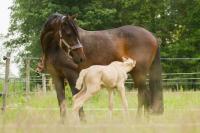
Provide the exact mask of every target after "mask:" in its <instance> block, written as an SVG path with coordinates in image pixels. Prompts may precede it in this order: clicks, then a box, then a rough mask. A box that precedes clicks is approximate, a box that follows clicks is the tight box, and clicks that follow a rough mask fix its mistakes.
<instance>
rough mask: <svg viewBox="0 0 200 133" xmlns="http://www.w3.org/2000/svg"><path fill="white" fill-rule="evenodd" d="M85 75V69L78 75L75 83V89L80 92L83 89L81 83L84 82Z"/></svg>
mask: <svg viewBox="0 0 200 133" xmlns="http://www.w3.org/2000/svg"><path fill="white" fill-rule="evenodd" d="M86 73H87V70H86V69H85V70H82V71H81V72H80V74H79V77H78V79H77V81H76V88H77V89H78V90H81V89H82V88H83V82H84V79H85V75H86Z"/></svg>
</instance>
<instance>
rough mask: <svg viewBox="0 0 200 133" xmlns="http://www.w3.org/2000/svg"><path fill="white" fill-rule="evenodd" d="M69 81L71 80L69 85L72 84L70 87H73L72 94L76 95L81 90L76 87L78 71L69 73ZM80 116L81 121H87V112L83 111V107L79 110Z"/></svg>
mask: <svg viewBox="0 0 200 133" xmlns="http://www.w3.org/2000/svg"><path fill="white" fill-rule="evenodd" d="M67 76H68V78H67V79H68V82H69V85H70V88H71V91H72V95H73V96H74V95H76V94H77V93H79V90H78V89H76V88H75V86H76V80H77V78H78V73H75V72H73V73H71V74H68V75H67ZM79 117H80V120H81V121H86V119H85V113H84V111H83V107H81V108H80V110H79Z"/></svg>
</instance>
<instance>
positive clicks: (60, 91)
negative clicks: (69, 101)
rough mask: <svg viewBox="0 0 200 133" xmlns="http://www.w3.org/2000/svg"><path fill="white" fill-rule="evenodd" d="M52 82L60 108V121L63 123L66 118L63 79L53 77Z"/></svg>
mask: <svg viewBox="0 0 200 133" xmlns="http://www.w3.org/2000/svg"><path fill="white" fill-rule="evenodd" d="M53 81H54V85H55V89H56V93H57V99H58V104H59V107H60V116H61V120H62V122H64V119H65V116H66V105H65V88H64V79H63V78H61V77H58V76H54V77H53Z"/></svg>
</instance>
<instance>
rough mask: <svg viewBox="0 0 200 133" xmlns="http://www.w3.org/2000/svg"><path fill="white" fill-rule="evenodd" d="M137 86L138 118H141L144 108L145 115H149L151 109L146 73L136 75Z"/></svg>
mask: <svg viewBox="0 0 200 133" xmlns="http://www.w3.org/2000/svg"><path fill="white" fill-rule="evenodd" d="M134 81H135V85H136V87H137V88H138V111H137V116H139V117H140V116H141V112H142V107H143V106H144V113H145V115H147V116H148V115H149V108H150V92H149V90H148V89H147V85H146V74H145V73H142V72H141V73H139V72H138V73H135V74H134Z"/></svg>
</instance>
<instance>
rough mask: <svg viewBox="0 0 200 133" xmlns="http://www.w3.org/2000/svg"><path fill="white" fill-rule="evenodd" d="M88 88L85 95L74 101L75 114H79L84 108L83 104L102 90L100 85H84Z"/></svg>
mask: <svg viewBox="0 0 200 133" xmlns="http://www.w3.org/2000/svg"><path fill="white" fill-rule="evenodd" d="M84 86H85V87H86V88H83V89H85V91H86V92H85V93H82V95H79V97H76V98H75V99H74V106H73V112H74V113H75V114H77V112H78V111H79V110H80V108H81V107H82V106H83V104H84V103H85V102H86V101H87V100H88V99H89V98H90V97H92V96H93V95H94V94H95V93H96V92H97V91H99V90H100V85H93V84H89V85H84Z"/></svg>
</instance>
